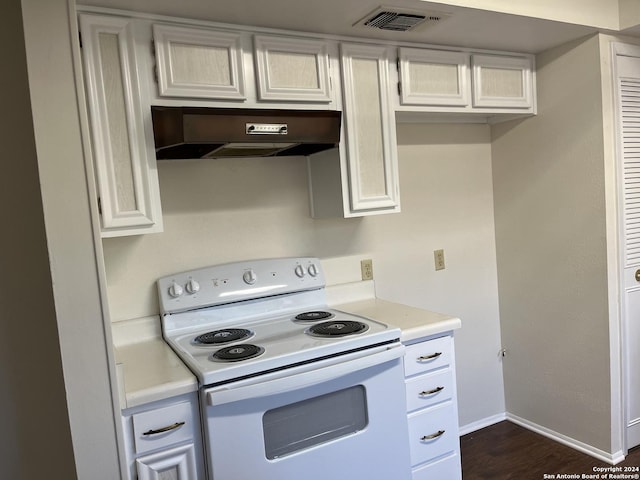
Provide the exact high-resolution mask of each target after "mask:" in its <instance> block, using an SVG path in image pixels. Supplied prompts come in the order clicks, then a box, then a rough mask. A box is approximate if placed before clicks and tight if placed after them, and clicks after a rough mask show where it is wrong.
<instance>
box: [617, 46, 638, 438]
mask: <svg viewBox="0 0 640 480" xmlns="http://www.w3.org/2000/svg"><path fill="white" fill-rule="evenodd" d="M614 48H615V52H616V56H615V72H616V78H615V80H616V97H617V101H616V112H617V136H618V139H617V140H618V172H619V174H618V178H619V185H620V189H619V191H620V198H619V207H620V208H619V214H618V220H619V223H620V245H619V247H620V255H621V264H622V267H623V279H622V283H623V286H624V288H623V289H622V298H621V303H622V316H623V331H622V335H623V339H624V340H623V341H624V360H623V361H624V364H625V368H624V370H625V378H624V385H625V405H626V406H625V416H626V438H627V441H626V447H627V448H632V447H634V446H636V445H640V48H639V47H633V46H630V45H622V44H616V45H615V47H614Z"/></svg>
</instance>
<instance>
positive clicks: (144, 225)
mask: <svg viewBox="0 0 640 480" xmlns="http://www.w3.org/2000/svg"><path fill="white" fill-rule="evenodd" d="M80 31H81V33H82V42H83V45H82V56H83V62H84V78H85V85H86V94H87V103H88V113H89V120H90V123H91V140H92V147H93V148H92V152H93V159H94V166H95V174H96V184H97V190H98V202H99V206H98V208H99V210H100V213H101V216H100V217H101V233H102V236H103V237H112V236H121V235H134V234H139V233H153V232H160V231H162V212H161V207H160V191H159V187H158V177H157V171H156V159H155V152H154V150H153V148H151V149H149V148H148V145H149V144H151V145H153V132H152V131H151V129H150V127H151V125H150V123H145V121H144V119H145V112H144V106H143V102H142V94H141V90H140V88H141V87H140V84H141V80H140V78H139V67H140V65H141V63H140V59H139V58H137V57H136V54H135V41H134V36H135V35H134V34H135V32H134V24H133V21H132V20H129V19H124V18H118V17H104V16H94V15H81V16H80ZM143 63H144V62H143ZM147 115H148V116H150V115H149V114H147Z"/></svg>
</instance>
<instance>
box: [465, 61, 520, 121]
mask: <svg viewBox="0 0 640 480" xmlns="http://www.w3.org/2000/svg"><path fill="white" fill-rule="evenodd" d="M472 63H473V106H474V107H491V108H531V107H532V106H533V85H532V60H531V59H530V58H528V57H503V56H498V55H472Z"/></svg>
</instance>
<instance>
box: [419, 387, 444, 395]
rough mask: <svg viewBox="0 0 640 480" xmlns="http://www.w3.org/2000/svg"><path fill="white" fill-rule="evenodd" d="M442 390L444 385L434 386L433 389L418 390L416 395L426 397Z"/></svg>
mask: <svg viewBox="0 0 640 480" xmlns="http://www.w3.org/2000/svg"><path fill="white" fill-rule="evenodd" d="M442 390H444V387H436V388H434V389H433V390H426V391H424V392H420V393H419V394H418V395H420V396H421V397H426V396H427V395H433V394H434V393H438V392H441V391H442Z"/></svg>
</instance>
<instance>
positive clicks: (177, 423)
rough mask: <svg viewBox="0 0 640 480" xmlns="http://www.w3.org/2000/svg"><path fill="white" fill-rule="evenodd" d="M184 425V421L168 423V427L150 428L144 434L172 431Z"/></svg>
mask: <svg viewBox="0 0 640 480" xmlns="http://www.w3.org/2000/svg"><path fill="white" fill-rule="evenodd" d="M182 425H184V422H176V423H174V424H173V425H167V426H166V427H162V428H158V429H156V430H149V431H148V432H144V433H143V434H142V435H156V434H158V433H164V432H170V431H171V430H175V429H176V428H180V427H181V426H182Z"/></svg>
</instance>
